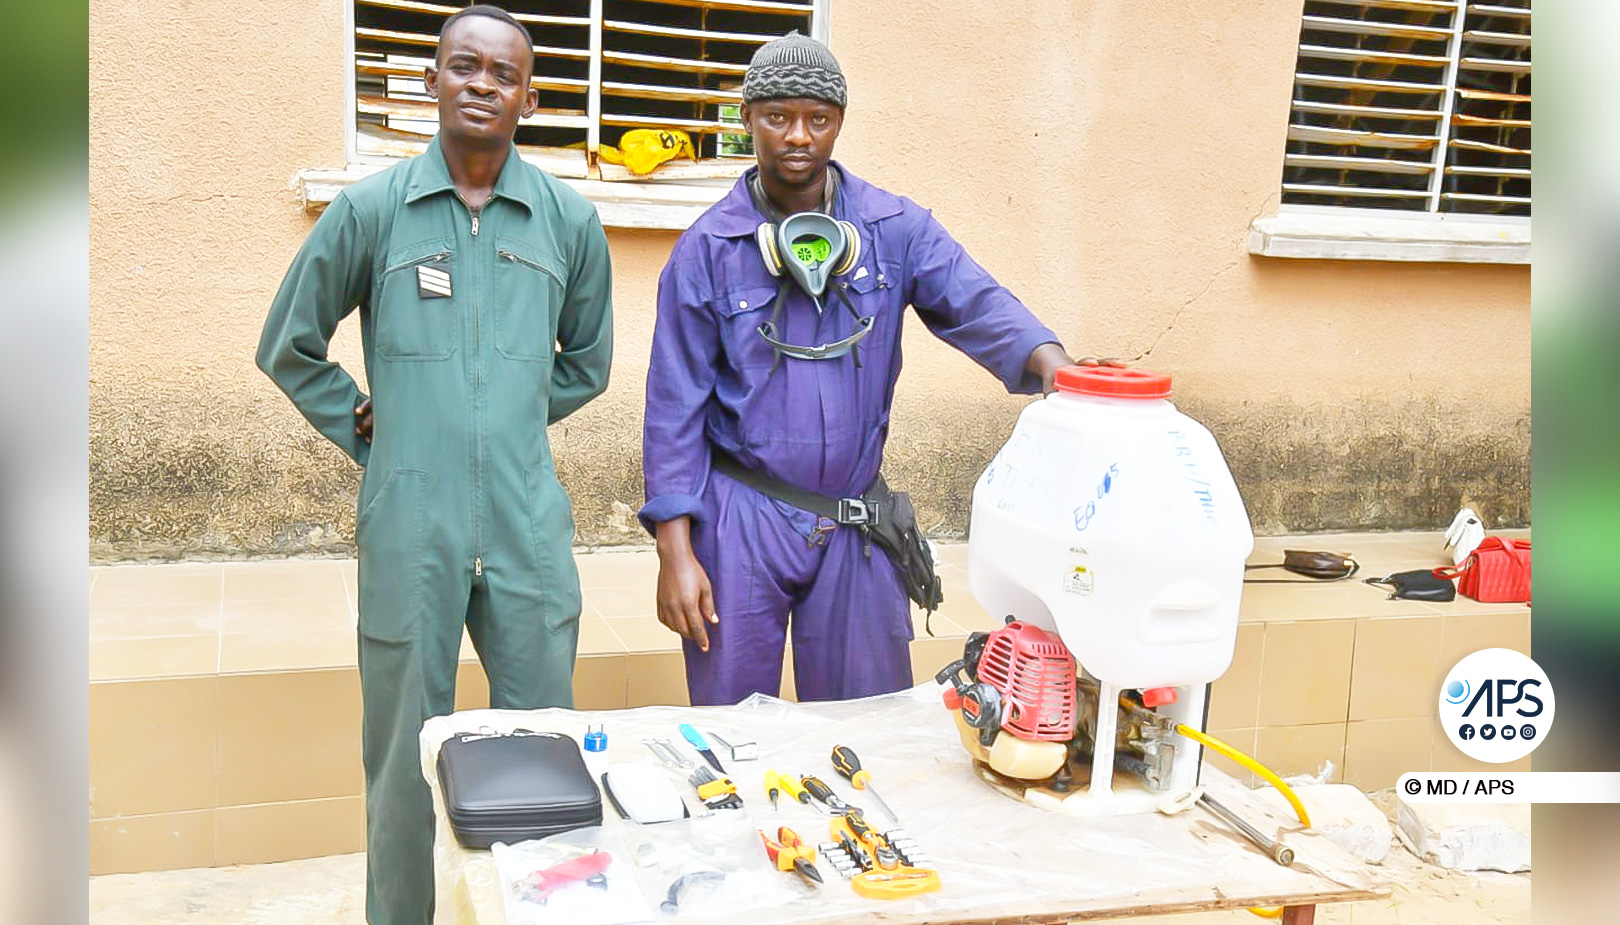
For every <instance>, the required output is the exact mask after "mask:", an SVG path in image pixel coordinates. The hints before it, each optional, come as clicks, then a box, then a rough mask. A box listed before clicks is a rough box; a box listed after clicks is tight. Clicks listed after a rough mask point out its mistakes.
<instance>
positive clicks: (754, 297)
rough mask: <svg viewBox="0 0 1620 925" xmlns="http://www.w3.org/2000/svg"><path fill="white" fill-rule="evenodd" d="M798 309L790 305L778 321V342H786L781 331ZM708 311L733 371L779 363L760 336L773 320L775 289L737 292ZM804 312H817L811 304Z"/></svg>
mask: <svg viewBox="0 0 1620 925" xmlns="http://www.w3.org/2000/svg"><path fill="white" fill-rule="evenodd" d="M799 307H800V306H799V305H797V304H791V303H790V304H789V305H788V306H787V307H786V308H784V309H783V310H782V316H781V317H780V318H777V319H776V323H777V325H778V326H779V328H778V331H777V339H778V340H781V339H783V338H782V332H781V330H780V328H781V327H786V326H787V323H788V319H787V315H788V313H789V312H792V311H794V310H796V309H798V308H799ZM709 308H710V309H712V310H713V311H714V313H715V315H716V316H717V319H718V323H719V328H720V342H721V343H722V344H723V345H724V346H725V351H724V354H725V356H726V357H727V359H729V360H730V362H731V364H732V366H733V367H735V368H736V369H754V368H757V367H761V366H763V367H767V368H768V367H769V366H770V365H771V363H772V362H774V361H775V360H776V351H775V350H774V349H773V348H772V347H771V345H770V344H768V343H766V342H765V338H763V337H761V336H759V326H760V325H762V324H764V323H765V322H767V321H769V320H771V312H773V311H775V310H776V287H775V286H768V287H767V286H756V287H745V288H740V289H735V290H732V292H731V293H730V294H729V295H726V296H722V297H720V298H717V299H713V300H711V301H710V302H709ZM803 308H804V309H805V310H806V311H809V312H814V311H815V309H814V308H811V307H810V306H809V305H808V304H806V305H804V306H803Z"/></svg>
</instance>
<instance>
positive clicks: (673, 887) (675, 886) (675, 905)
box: [659, 870, 726, 915]
mask: <svg viewBox="0 0 1620 925" xmlns="http://www.w3.org/2000/svg"><path fill="white" fill-rule="evenodd" d="M725 879H726V875H725V874H723V873H721V872H720V871H718V870H700V871H697V872H695V873H690V874H686V875H685V876H683V877H681V878H680V879H678V880H676V881H675V882H674V883H671V884H670V885H669V897H668V898H667V899H665V900H664V902H663V905H661V906H660V907H659V908H661V909H663V910H664V914H666V915H675V914H676V913H678V912H680V911H681V894H682V892H683V891H685V890H686V889H687V888H688V887H693V886H699V885H701V884H705V883H721V882H724V881H725Z"/></svg>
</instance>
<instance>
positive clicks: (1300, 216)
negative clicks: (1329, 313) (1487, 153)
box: [1247, 13, 1531, 264]
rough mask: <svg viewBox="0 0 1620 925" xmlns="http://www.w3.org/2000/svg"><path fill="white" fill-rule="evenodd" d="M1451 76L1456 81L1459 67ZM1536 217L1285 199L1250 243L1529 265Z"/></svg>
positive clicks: (1322, 254)
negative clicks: (1532, 225)
mask: <svg viewBox="0 0 1620 925" xmlns="http://www.w3.org/2000/svg"><path fill="white" fill-rule="evenodd" d="M1457 28H1458V29H1461V14H1460V13H1459V19H1458V25H1457ZM1450 79H1451V80H1453V81H1454V80H1455V79H1456V69H1455V66H1453V68H1452V70H1451V72H1450ZM1290 86H1292V73H1291V74H1290ZM1451 92H1454V91H1449V90H1448V93H1447V96H1446V106H1447V107H1448V108H1449V106H1450V105H1451V102H1450V101H1451ZM1290 99H1292V94H1290ZM1292 111H1293V107H1292V103H1290V105H1289V113H1290V114H1291V113H1292ZM1284 153H1286V148H1285V149H1284ZM1442 156H1443V155H1442ZM1281 173H1282V165H1281V162H1280V161H1279V163H1278V166H1277V174H1278V175H1281ZM1436 182H1437V183H1438V182H1439V180H1438V173H1437V179H1436ZM1530 221H1531V219H1530V216H1515V215H1478V214H1469V213H1461V212H1416V211H1397V210H1392V209H1362V208H1355V207H1353V206H1323V205H1298V204H1290V203H1283V204H1280V205H1279V206H1278V207H1277V211H1276V212H1275V213H1273V214H1271V215H1267V216H1264V217H1261V218H1256V219H1255V220H1254V221H1253V222H1251V223H1250V225H1249V233H1248V242H1247V243H1248V250H1249V253H1251V254H1254V255H1256V256H1261V257H1286V258H1302V259H1317V260H1393V261H1419V262H1456V263H1502V264H1528V263H1529V262H1530Z"/></svg>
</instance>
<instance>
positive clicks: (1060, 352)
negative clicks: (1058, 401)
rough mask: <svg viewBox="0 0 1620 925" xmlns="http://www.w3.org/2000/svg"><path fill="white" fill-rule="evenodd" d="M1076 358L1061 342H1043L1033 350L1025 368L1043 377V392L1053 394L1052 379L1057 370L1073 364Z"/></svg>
mask: <svg viewBox="0 0 1620 925" xmlns="http://www.w3.org/2000/svg"><path fill="white" fill-rule="evenodd" d="M1073 365H1074V360H1073V359H1072V358H1071V357H1070V356H1069V352H1068V351H1067V350H1064V349H1063V347H1062V345H1060V344H1042V345H1040V346H1039V347H1036V348H1035V349H1034V350H1031V351H1030V353H1029V360H1028V361H1027V362H1026V363H1024V369H1026V370H1028V371H1029V372H1030V374H1032V375H1036V376H1040V377H1041V394H1043V395H1050V394H1052V380H1053V378H1054V377H1055V376H1057V371H1058V370H1060V369H1062V368H1063V367H1065V366H1073Z"/></svg>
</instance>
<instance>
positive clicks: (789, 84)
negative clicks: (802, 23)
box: [742, 30, 846, 109]
mask: <svg viewBox="0 0 1620 925" xmlns="http://www.w3.org/2000/svg"><path fill="white" fill-rule="evenodd" d="M785 97H805V98H808V99H814V100H825V101H826V102H829V103H831V104H833V105H834V106H837V107H838V108H840V109H842V108H844V106H845V105H846V103H845V87H844V72H843V70H842V69H840V68H839V67H838V59H836V58H834V57H833V55H832V52H830V51H828V50H827V46H825V45H823V44H821V43H820V42H818V41H816V40H815V39H813V38H810V37H809V36H807V35H800V34H799V33H798V31H797V30H795V31H793V32H789V33H788V34H787V35H784V36H782V37H781V38H779V39H772V40H771V41H769V42H766V43H765V44H763V45H761V46H759V50H758V51H756V52H754V58H753V60H752V61H750V62H748V73H747V74H745V75H743V87H742V98H743V102H744V103H752V102H754V101H755V100H772V99H782V98H785Z"/></svg>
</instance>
